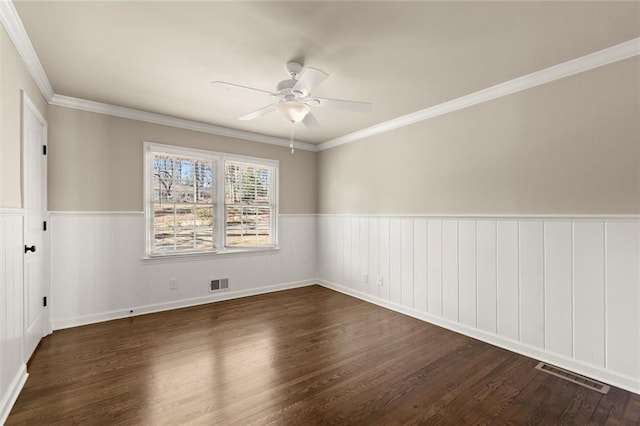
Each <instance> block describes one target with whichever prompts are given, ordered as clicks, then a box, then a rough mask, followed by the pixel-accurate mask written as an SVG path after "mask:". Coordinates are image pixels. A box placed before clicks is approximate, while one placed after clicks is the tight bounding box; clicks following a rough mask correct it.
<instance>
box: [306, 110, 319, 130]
mask: <svg viewBox="0 0 640 426" xmlns="http://www.w3.org/2000/svg"><path fill="white" fill-rule="evenodd" d="M302 124H304V125H305V127H308V128H309V129H315V128H318V127H320V122H319V121H318V119H317V118H316V116H315V115H313V114H312V113H309V114H307V115H306V117H304V120H302Z"/></svg>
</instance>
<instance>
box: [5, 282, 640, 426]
mask: <svg viewBox="0 0 640 426" xmlns="http://www.w3.org/2000/svg"><path fill="white" fill-rule="evenodd" d="M535 365H536V361H535V360H533V359H530V358H526V357H523V356H520V355H516V354H514V353H511V352H509V351H506V350H503V349H499V348H497V347H494V346H491V345H488V344H485V343H482V342H479V341H477V340H474V339H471V338H468V337H465V336H462V335H459V334H456V333H453V332H450V331H447V330H444V329H442V328H439V327H436V326H433V325H430V324H427V323H424V322H421V321H418V320H416V319H413V318H409V317H406V316H404V315H401V314H398V313H395V312H392V311H389V310H386V309H383V308H380V307H377V306H374V305H371V304H368V303H366V302H363V301H360V300H358V299H354V298H351V297H349V296H345V295H342V294H340V293H336V292H334V291H331V290H328V289H325V288H323V287H319V286H312V287H306V288H300V289H295V290H289V291H282V292H279V293H271V294H266V295H261V296H254V297H247V298H243V299H237V300H232V301H226V302H218V303H215V304H210V305H204V306H199V307H194V308H187V309H180V310H175V311H169V312H162V313H158V314H151V315H144V316H139V317H133V318H130V319H123V320H117V321H111V322H106V323H101V324H94V325H89V326H84V327H78V328H73V329H68V330H61V331H57V332H55V333H54V334H53V335H51V336H49V337H47V338H46V339H45V340H44V341H43V342H42V344H41V347H40V349H39V350H38V352H37V353H36V355H35V357H34V359H33V361H32V362H31V364H30V368H29V373H30V376H29V379H28V381H27V383H26V386H25V388H24V390H23V391H22V394H21V395H20V397H19V399H18V401H17V403H16V405H15V407H14V408H13V411H12V413H11V415H10V417H9V419H8V422H7V424H9V425H12V424H31V425H35V424H50V423H59V424H104V425H107V424H109V425H110V424H153V425H155V424H160V425H161V424H184V423H191V424H216V425H218V424H220V425H226V424H240V425H245V424H300V425H310V424H364V425H373V424H453V425H466V424H498V425H502V424H509V423H511V424H544V425H546V424H576V425H585V424H625V425H626V424H629V425H631V424H638V423H640V396H638V395H635V394H632V393H629V392H626V391H622V390H620V389H616V388H612V389H611V391H610V392H609V394H608V395H604V396H603V395H601V394H599V393H597V392H595V391H592V390H588V389H586V388H583V387H580V386H578V385H574V384H572V383H569V382H566V381H564V380H561V379H558V378H556V377H554V376H551V375H548V374H545V373H542V372H540V371H538V370H535V369H534V367H535Z"/></svg>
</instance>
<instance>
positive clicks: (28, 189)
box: [22, 92, 47, 361]
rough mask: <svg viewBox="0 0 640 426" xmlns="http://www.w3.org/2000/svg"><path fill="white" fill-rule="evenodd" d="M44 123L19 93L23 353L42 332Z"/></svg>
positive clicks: (28, 353)
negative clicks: (21, 171)
mask: <svg viewBox="0 0 640 426" xmlns="http://www.w3.org/2000/svg"><path fill="white" fill-rule="evenodd" d="M46 144H47V123H46V121H45V120H44V118H43V117H42V115H41V114H40V112H39V111H38V110H37V108H36V107H35V106H34V105H33V103H32V102H31V100H30V99H29V98H28V97H27V95H26V94H25V93H24V92H23V93H22V163H23V164H22V167H23V179H22V200H23V204H24V210H25V216H24V328H25V329H24V345H25V346H24V355H25V361H27V360H28V359H29V358H30V357H31V355H32V354H33V351H34V350H35V348H36V346H38V343H39V342H40V339H41V338H42V337H43V336H44V335H45V322H47V321H45V307H44V296H45V291H44V289H45V285H44V284H45V262H44V259H45V255H46V253H45V249H46V247H45V238H44V221H45V217H46V209H47V201H46V200H47V198H46V188H47V186H46V178H47V162H46V158H47V157H46V155H44V154H45V151H44V149H45V148H44V146H46Z"/></svg>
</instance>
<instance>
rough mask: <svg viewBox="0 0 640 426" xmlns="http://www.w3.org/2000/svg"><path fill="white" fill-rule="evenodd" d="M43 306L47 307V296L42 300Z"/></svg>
mask: <svg viewBox="0 0 640 426" xmlns="http://www.w3.org/2000/svg"><path fill="white" fill-rule="evenodd" d="M42 306H47V296H44V297H43V298H42Z"/></svg>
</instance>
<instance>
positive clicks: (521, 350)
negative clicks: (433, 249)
mask: <svg viewBox="0 0 640 426" xmlns="http://www.w3.org/2000/svg"><path fill="white" fill-rule="evenodd" d="M316 283H318V284H319V285H321V286H323V287H326V288H329V289H331V290H335V291H338V292H340V293H344V294H347V295H349V296H353V297H355V298H358V299H361V300H364V301H366V302H369V303H373V304H374V305H378V306H381V307H383V308H387V309H391V310H392V311H396V312H399V313H401V314H404V315H408V316H410V317H413V318H416V319H419V320H422V321H425V322H428V323H430V324H434V325H437V326H440V327H443V328H446V329H448V330H451V331H455V332H456V333H460V334H464V335H465V336H468V337H472V338H474V339H477V340H481V341H483V342H486V343H489V344H491V345H494V346H498V347H500V348H503V349H507V350H509V351H511V352H515V353H518V354H520V355H524V356H527V357H530V358H534V359H537V360H539V361H544V362H547V363H549V364H553V365H556V366H558V367H562V368H565V369H567V370H570V371H573V372H575V373H578V374H582V375H584V376H587V377H591V378H593V379H596V380H599V381H602V382H604V383H607V384H610V385H612V386H615V387H618V388H621V389H625V390H628V391H629V392H633V393H636V394H640V380H638V379H637V378H634V377H630V376H625V375H622V374H618V373H615V372H612V371H609V370H606V369H602V368H598V367H594V366H592V365H588V364H585V363H582V362H580V361H576V360H575V359H570V358H566V357H564V356H561V355H557V354H554V353H550V352H547V351H544V350H541V349H539V348H536V347H533V346H529V345H527V344H524V343H522V342H517V341H514V340H511V339H506V338H504V337H501V336H498V335H496V334H493V333H488V332H485V331H482V330H479V329H476V328H472V327H468V326H466V325H463V324H460V323H457V322H453V321H450V320H447V319H444V318H441V317H438V316H435V315H431V314H428V313H426V312H423V311H418V310H416V309H413V308H407V307H406V306H402V305H399V304H397V303H393V302H390V301H388V300H384V299H380V298H379V297H375V296H371V295H369V294H366V293H363V292H361V291H358V290H353V289H351V288H348V287H344V286H341V285H339V284H335V283H332V282H329V281H326V280H323V279H320V278H318V279H316Z"/></svg>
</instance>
